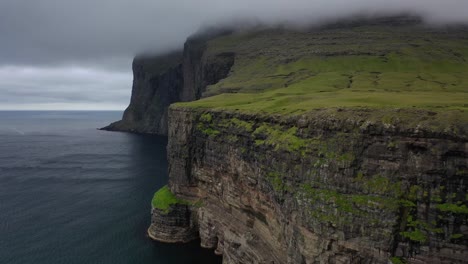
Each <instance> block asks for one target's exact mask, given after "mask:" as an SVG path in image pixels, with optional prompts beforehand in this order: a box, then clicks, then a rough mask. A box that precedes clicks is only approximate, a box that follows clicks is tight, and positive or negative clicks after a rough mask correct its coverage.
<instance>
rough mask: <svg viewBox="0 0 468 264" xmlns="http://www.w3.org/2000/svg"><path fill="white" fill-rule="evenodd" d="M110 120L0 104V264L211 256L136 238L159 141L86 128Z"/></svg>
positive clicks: (154, 181)
mask: <svg viewBox="0 0 468 264" xmlns="http://www.w3.org/2000/svg"><path fill="white" fill-rule="evenodd" d="M120 117H121V112H1V111H0V263H2V264H3V263H5V264H15V263H20V264H25V263H34V264H40V263H47V264H49V263H80V264H82V263H99V264H101V263H103V264H104V263H112V264H118V263H152V264H155V263H203V264H205V263H207V264H209V263H220V259H219V258H218V257H215V256H214V255H213V254H212V252H211V251H208V250H202V249H200V248H199V246H198V243H196V242H195V243H191V244H188V245H167V244H161V243H157V242H154V241H152V240H150V239H149V238H148V237H147V236H146V229H147V227H148V225H149V223H150V201H151V198H152V196H153V193H154V192H155V191H156V190H157V189H159V188H160V187H162V186H163V185H165V184H166V183H167V161H166V143H167V140H166V138H164V137H155V136H153V137H150V136H142V135H133V134H127V133H116V132H105V131H98V130H96V128H98V127H102V126H104V125H107V124H108V123H109V122H111V121H114V120H117V119H119V118H120Z"/></svg>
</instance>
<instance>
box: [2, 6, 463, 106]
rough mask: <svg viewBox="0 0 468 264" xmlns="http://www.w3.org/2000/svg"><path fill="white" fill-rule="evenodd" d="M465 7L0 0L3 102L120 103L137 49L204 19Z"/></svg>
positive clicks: (441, 11) (437, 16) (174, 40)
mask: <svg viewBox="0 0 468 264" xmlns="http://www.w3.org/2000/svg"><path fill="white" fill-rule="evenodd" d="M467 10H468V0H385V1H384V0H235V1H234V0H230V1H228V0H165V1H162V0H73V1H72V0H0V110H1V109H83V110H84V109H118V110H123V109H125V107H126V106H127V104H128V102H129V100H130V92H131V83H132V73H131V61H132V58H133V56H134V55H135V54H137V53H139V52H142V51H148V50H151V51H155V52H163V51H165V50H168V49H174V48H178V47H182V44H183V42H184V40H185V38H186V37H187V36H188V35H190V34H191V33H193V32H195V31H196V30H198V29H199V28H200V27H202V26H205V25H213V24H217V23H221V22H223V21H226V20H235V19H238V18H239V17H242V18H251V19H257V20H259V21H262V22H265V23H279V22H284V21H293V22H305V21H307V22H314V21H319V20H321V19H324V18H327V19H329V18H334V17H343V16H348V15H351V14H354V13H358V12H359V13H362V12H364V13H368V14H375V13H398V12H405V11H406V12H415V13H418V14H420V15H422V16H424V18H425V19H426V20H430V21H432V22H438V23H452V22H467V21H468V11H467Z"/></svg>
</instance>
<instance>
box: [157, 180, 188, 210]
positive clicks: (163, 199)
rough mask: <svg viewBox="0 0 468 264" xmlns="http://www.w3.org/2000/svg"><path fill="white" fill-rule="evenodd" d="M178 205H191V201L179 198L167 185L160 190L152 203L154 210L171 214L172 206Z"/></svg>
mask: <svg viewBox="0 0 468 264" xmlns="http://www.w3.org/2000/svg"><path fill="white" fill-rule="evenodd" d="M176 204H187V205H188V204H190V202H189V201H186V200H183V199H179V198H177V197H176V196H175V195H174V194H173V193H172V192H171V190H170V189H169V187H168V186H167V185H166V186H164V187H162V188H161V189H159V190H158V191H157V192H156V193H155V194H154V197H153V200H152V201H151V205H152V206H153V208H157V209H159V210H161V211H163V212H164V213H169V209H170V207H171V206H172V205H176Z"/></svg>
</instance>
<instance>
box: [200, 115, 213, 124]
mask: <svg viewBox="0 0 468 264" xmlns="http://www.w3.org/2000/svg"><path fill="white" fill-rule="evenodd" d="M200 121H202V122H205V123H211V121H213V116H211V114H210V113H204V114H202V115H201V116H200Z"/></svg>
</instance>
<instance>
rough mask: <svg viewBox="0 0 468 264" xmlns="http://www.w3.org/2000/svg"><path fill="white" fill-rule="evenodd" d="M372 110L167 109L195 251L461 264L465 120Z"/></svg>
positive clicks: (234, 259) (272, 259) (174, 179)
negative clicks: (436, 123)
mask: <svg viewBox="0 0 468 264" xmlns="http://www.w3.org/2000/svg"><path fill="white" fill-rule="evenodd" d="M342 111H344V112H346V111H348V110H340V111H339V112H342ZM349 111H356V110H349ZM369 112H374V111H367V112H366V110H359V111H358V112H355V113H353V115H352V116H355V117H356V118H341V119H340V118H339V116H338V117H337V115H332V114H330V113H329V112H327V111H326V110H323V111H322V110H317V111H316V112H315V113H313V114H310V115H303V116H296V117H290V118H283V117H280V116H274V115H269V116H258V115H257V116H255V115H247V114H240V113H229V112H225V111H224V112H223V111H210V112H203V111H202V110H197V109H186V108H183V107H172V108H171V109H170V114H169V117H170V122H169V145H168V158H169V166H170V167H169V174H170V175H169V177H170V188H171V190H172V192H173V193H174V194H176V195H177V196H178V197H181V198H184V199H188V200H200V199H201V200H202V201H203V203H202V206H201V207H196V208H195V207H192V208H191V213H192V217H194V218H195V219H196V220H195V222H196V224H197V227H198V229H199V236H200V238H201V243H202V246H204V247H208V248H214V249H216V251H217V252H218V253H220V254H222V255H223V261H224V263H387V262H388V261H389V260H390V259H392V258H393V260H395V261H397V260H400V259H403V258H404V259H406V260H408V261H410V262H412V263H426V262H444V263H463V262H465V261H466V259H468V253H467V252H468V248H467V247H466V244H467V242H468V241H467V237H468V220H467V214H468V209H467V205H468V201H467V199H468V197H466V193H467V184H466V179H467V176H468V175H467V164H468V160H467V153H468V145H467V141H466V136H465V135H466V124H459V127H457V128H456V129H454V130H448V129H441V130H438V131H434V130H431V128H429V127H427V128H425V127H424V126H418V127H417V128H411V127H408V126H405V125H401V126H392V125H389V124H387V123H385V122H369V121H368V120H369V118H368V117H367V115H369ZM335 114H336V113H335ZM372 114H375V113H372ZM406 114H407V115H409V116H411V115H413V116H418V117H421V116H427V118H426V119H428V120H429V121H428V122H430V119H431V118H432V117H431V113H430V112H426V111H423V110H420V111H419V110H415V112H409V113H406ZM444 131H445V132H444ZM156 217H157V216H156Z"/></svg>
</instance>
